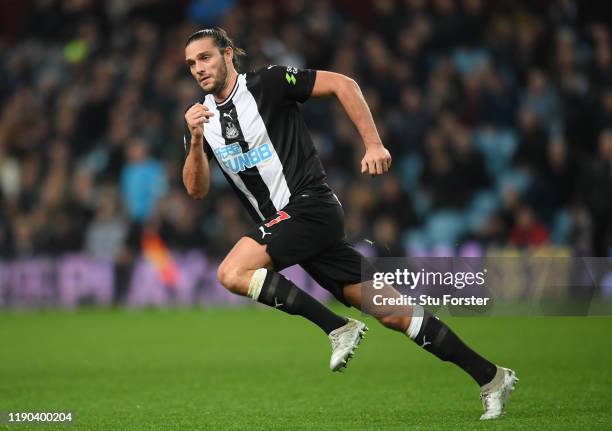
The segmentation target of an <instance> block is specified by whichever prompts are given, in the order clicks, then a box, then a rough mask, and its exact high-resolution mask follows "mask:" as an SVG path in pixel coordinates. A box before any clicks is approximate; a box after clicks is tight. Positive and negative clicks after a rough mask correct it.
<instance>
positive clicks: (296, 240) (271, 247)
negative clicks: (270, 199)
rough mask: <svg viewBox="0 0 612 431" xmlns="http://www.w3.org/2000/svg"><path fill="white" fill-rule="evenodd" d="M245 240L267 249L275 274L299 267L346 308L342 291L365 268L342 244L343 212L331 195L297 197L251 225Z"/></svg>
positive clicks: (359, 278)
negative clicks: (295, 266)
mask: <svg viewBox="0 0 612 431" xmlns="http://www.w3.org/2000/svg"><path fill="white" fill-rule="evenodd" d="M246 236H248V237H249V238H252V239H254V240H255V241H257V242H258V243H259V244H264V245H267V246H268V247H267V252H268V254H269V255H270V257H271V258H272V263H273V264H274V269H275V270H276V271H281V270H283V269H284V268H287V267H289V266H292V265H295V264H299V265H300V266H301V267H302V268H304V270H305V271H306V272H307V273H308V274H309V275H310V276H311V277H312V278H313V279H314V280H315V281H316V282H317V283H319V284H320V285H321V286H322V287H323V288H325V289H326V290H328V291H329V292H330V293H331V294H333V295H334V296H335V297H336V298H337V299H338V300H339V301H341V302H342V303H344V304H345V305H348V306H350V304H349V303H348V302H347V301H346V299H345V298H344V295H343V293H342V290H343V287H344V286H346V285H349V284H355V283H360V282H361V281H362V263H363V264H365V265H369V263H368V262H367V261H366V259H365V258H364V257H363V256H362V255H361V253H359V252H358V251H357V250H355V248H354V247H353V246H352V245H351V244H350V243H349V242H348V241H347V240H346V236H345V234H344V211H343V210H342V206H341V205H340V202H339V201H338V199H337V198H336V196H335V195H334V194H332V193H330V194H326V195H315V194H305V195H301V196H299V197H297V198H295V199H294V200H292V201H290V202H289V203H288V204H287V205H286V206H285V207H284V208H283V209H282V210H280V211H278V212H277V213H276V214H274V215H273V216H271V217H269V218H267V219H266V220H264V221H262V222H261V223H258V224H257V225H255V226H254V227H253V228H252V229H251V230H249V231H248V232H247V234H246ZM367 278H370V277H367Z"/></svg>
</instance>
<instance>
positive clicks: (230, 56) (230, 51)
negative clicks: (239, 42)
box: [225, 46, 234, 64]
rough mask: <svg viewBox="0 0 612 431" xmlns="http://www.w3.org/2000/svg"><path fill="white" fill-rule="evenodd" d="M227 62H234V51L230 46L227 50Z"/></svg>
mask: <svg viewBox="0 0 612 431" xmlns="http://www.w3.org/2000/svg"><path fill="white" fill-rule="evenodd" d="M225 62H226V63H230V64H233V62H234V50H233V49H232V48H231V47H229V46H228V47H227V48H225Z"/></svg>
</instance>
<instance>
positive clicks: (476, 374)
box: [344, 282, 497, 386]
mask: <svg viewBox="0 0 612 431" xmlns="http://www.w3.org/2000/svg"><path fill="white" fill-rule="evenodd" d="M366 283H370V284H371V282H366ZM362 288H365V289H368V288H371V286H367V285H366V286H365V287H362V285H361V284H352V285H348V286H345V287H344V296H345V298H346V299H347V300H349V301H350V303H351V305H353V306H354V307H356V308H359V309H360V310H361V309H362V302H361V301H362ZM377 293H379V294H382V295H383V296H385V297H389V296H399V293H398V292H397V291H396V290H395V289H393V288H392V287H389V286H387V287H386V288H385V290H378V291H377ZM366 311H367V312H368V313H372V315H373V316H374V317H375V318H376V319H377V320H378V321H379V322H380V323H382V324H383V325H384V326H385V327H387V328H389V329H393V330H395V331H399V332H402V333H404V334H406V335H408V337H410V339H412V340H413V341H414V342H415V343H417V344H418V345H419V346H421V347H422V348H424V349H425V350H427V351H428V352H430V353H432V354H434V355H435V356H437V357H438V358H440V359H442V360H443V361H450V362H452V363H454V364H456V365H457V366H459V367H460V368H461V369H463V370H464V371H465V372H466V373H468V374H469V375H470V376H471V377H472V378H473V379H474V380H475V381H476V383H478V385H480V386H484V385H486V384H487V383H489V382H491V380H493V378H494V377H495V374H496V372H497V367H496V366H495V364H493V363H491V362H489V361H488V360H486V359H485V358H483V357H482V356H480V355H479V354H478V353H476V352H474V351H473V350H472V349H470V348H469V347H468V346H467V345H466V344H465V343H463V341H461V339H459V337H457V335H455V333H454V332H453V331H452V330H451V329H450V328H449V327H448V326H446V325H445V324H444V323H443V322H442V321H440V320H439V319H438V318H437V317H435V316H434V315H432V314H431V313H429V311H427V310H425V309H423V308H422V307H410V306H397V307H376V306H372V307H368V309H367V310H366Z"/></svg>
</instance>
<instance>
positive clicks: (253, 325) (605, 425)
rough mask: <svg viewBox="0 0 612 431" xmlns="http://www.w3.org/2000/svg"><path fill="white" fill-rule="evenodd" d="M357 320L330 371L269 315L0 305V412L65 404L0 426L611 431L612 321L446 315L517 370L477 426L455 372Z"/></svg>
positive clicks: (323, 342)
mask: <svg viewBox="0 0 612 431" xmlns="http://www.w3.org/2000/svg"><path fill="white" fill-rule="evenodd" d="M343 310H345V309H343ZM353 315H358V314H356V313H353ZM367 321H368V323H369V326H370V332H369V333H368V335H367V337H366V338H365V341H364V342H363V344H362V345H361V347H360V348H359V349H358V351H357V354H356V356H355V358H354V360H353V362H352V363H351V364H350V365H349V367H348V369H347V371H346V372H345V373H344V374H332V373H331V372H330V371H329V370H328V361H329V344H328V341H327V338H326V337H325V336H324V335H323V334H322V333H320V331H319V330H318V328H316V327H314V326H312V325H310V324H308V323H307V322H306V321H304V320H302V319H300V318H297V317H290V316H287V315H284V314H282V313H278V312H275V311H274V310H264V309H261V308H257V309H254V308H253V309H230V310H227V309H215V310H172V311H154V310H153V311H88V310H86V311H78V312H74V313H66V312H28V313H4V314H1V313H0V342H1V345H0V411H4V412H6V411H9V410H12V411H15V410H17V411H67V410H71V411H74V412H75V422H74V423H73V425H71V427H72V428H70V427H68V428H66V426H48V425H47V426H42V425H31V426H27V425H0V429H38V430H42V429H74V430H164V431H166V430H193V429H202V430H235V429H240V430H258V429H262V430H263V429H266V430H267V429H272V430H293V429H299V430H334V431H335V430H406V429H422V430H437V429H448V430H457V429H469V430H479V429H482V430H485V429H486V430H489V429H526V430H534V429H545V428H547V429H555V430H557V429H587V430H593V429H610V428H609V427H610V423H611V422H612V390H611V389H610V388H612V319H610V318H455V319H447V321H448V323H449V324H450V325H451V326H452V327H453V328H454V329H455V330H456V331H457V332H458V333H459V334H460V335H461V336H462V337H463V338H464V339H465V340H466V341H467V342H469V343H470V344H471V345H472V346H473V347H474V348H475V349H477V350H479V351H480V352H482V353H484V354H485V355H487V356H488V357H489V358H490V359H491V360H493V361H495V362H498V363H501V364H503V365H507V366H511V367H512V368H514V369H515V370H516V372H517V374H518V376H519V378H520V382H519V383H518V386H517V389H516V391H515V392H514V393H513V395H512V397H511V399H510V403H509V405H508V408H507V415H506V416H505V417H504V418H502V419H501V420H497V421H494V422H487V423H482V422H480V421H478V417H479V416H480V413H481V407H480V402H479V399H478V388H477V387H476V386H475V385H474V383H473V382H472V381H471V380H470V379H469V378H468V377H467V376H466V375H464V374H463V372H461V371H460V370H459V369H457V368H455V367H454V366H453V365H451V364H448V363H442V362H439V361H438V360H437V359H436V358H434V357H433V356H431V355H429V354H428V353H427V352H424V351H421V350H420V349H419V348H417V347H416V346H415V345H413V343H411V342H409V340H408V339H407V338H405V337H403V336H401V335H399V334H396V333H392V332H390V331H388V330H386V329H383V328H382V327H380V326H379V325H378V324H376V322H374V321H372V320H371V319H368V320H367Z"/></svg>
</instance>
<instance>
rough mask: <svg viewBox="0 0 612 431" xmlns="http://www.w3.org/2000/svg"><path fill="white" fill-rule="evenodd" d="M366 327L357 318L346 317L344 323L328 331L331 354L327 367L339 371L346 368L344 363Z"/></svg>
mask: <svg viewBox="0 0 612 431" xmlns="http://www.w3.org/2000/svg"><path fill="white" fill-rule="evenodd" d="M367 330H368V327H367V326H366V325H365V323H363V322H360V321H359V320H355V319H351V318H348V322H347V323H346V325H344V326H341V327H339V328H338V329H334V330H333V331H331V332H330V333H329V340H330V341H331V347H332V355H331V359H330V361H329V368H330V369H331V370H332V371H340V370H342V369H343V368H346V364H347V363H348V361H349V360H350V359H351V357H352V356H353V353H354V352H355V349H356V348H357V346H358V345H359V342H360V341H361V339H362V338H363V337H364V335H365V333H366V331H367Z"/></svg>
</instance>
